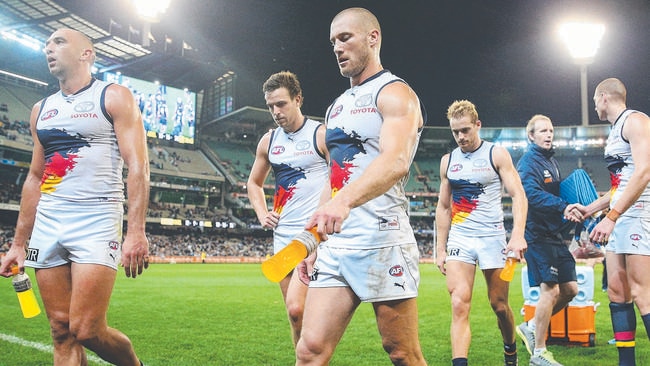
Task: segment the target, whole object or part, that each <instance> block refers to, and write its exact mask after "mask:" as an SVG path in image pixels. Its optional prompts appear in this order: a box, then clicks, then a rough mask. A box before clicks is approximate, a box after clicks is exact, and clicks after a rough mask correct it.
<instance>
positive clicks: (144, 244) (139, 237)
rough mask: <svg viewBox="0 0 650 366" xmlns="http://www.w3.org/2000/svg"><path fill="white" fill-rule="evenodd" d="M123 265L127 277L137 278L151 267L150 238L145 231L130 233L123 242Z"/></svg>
mask: <svg viewBox="0 0 650 366" xmlns="http://www.w3.org/2000/svg"><path fill="white" fill-rule="evenodd" d="M122 266H123V267H124V273H125V274H126V277H133V278H136V277H137V276H138V275H140V274H142V272H143V271H144V270H145V269H147V268H149V240H147V237H146V235H145V234H144V233H141V234H133V235H129V234H128V232H127V235H126V238H125V239H124V243H122Z"/></svg>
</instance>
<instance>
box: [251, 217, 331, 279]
mask: <svg viewBox="0 0 650 366" xmlns="http://www.w3.org/2000/svg"><path fill="white" fill-rule="evenodd" d="M316 230H317V227H316V226H314V227H312V228H311V229H309V230H305V231H303V232H301V233H300V234H298V235H296V236H295V237H294V238H293V239H292V240H291V242H290V243H289V244H287V246H286V247H284V248H282V250H280V251H279V252H277V253H275V254H274V255H273V256H272V257H271V258H269V259H267V260H266V261H264V262H262V273H264V276H265V277H266V278H267V279H268V280H269V281H271V282H280V281H282V279H283V278H285V277H286V276H287V275H288V274H289V272H291V271H292V270H293V269H294V268H296V266H297V265H298V263H300V261H302V260H303V259H305V258H307V256H309V255H310V254H311V253H313V252H314V250H316V247H317V246H318V244H319V243H320V242H321V239H320V235H319V234H318V232H317V231H316Z"/></svg>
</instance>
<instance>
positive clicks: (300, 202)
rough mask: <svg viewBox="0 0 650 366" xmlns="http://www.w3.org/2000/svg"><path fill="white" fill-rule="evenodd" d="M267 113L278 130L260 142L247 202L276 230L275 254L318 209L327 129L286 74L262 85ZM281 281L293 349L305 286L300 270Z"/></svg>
mask: <svg viewBox="0 0 650 366" xmlns="http://www.w3.org/2000/svg"><path fill="white" fill-rule="evenodd" d="M262 91H263V92H264V99H265V100H266V105H267V107H268V108H269V112H270V113H271V116H272V117H273V120H274V121H275V123H277V125H278V127H277V128H275V129H273V130H271V131H269V132H267V133H266V134H265V135H264V136H262V138H261V139H260V141H259V143H258V145H257V151H256V153H255V161H254V163H253V167H252V169H251V172H250V175H249V177H248V183H247V184H246V188H247V190H248V198H249V200H250V202H251V205H252V206H253V209H254V210H255V213H256V214H257V217H258V219H259V221H260V223H261V224H262V226H263V227H265V228H269V229H273V246H274V248H273V249H274V252H278V251H280V250H281V249H282V248H284V247H285V246H286V245H287V244H288V243H289V242H290V241H291V239H292V238H293V237H294V236H295V235H296V234H298V233H300V232H301V231H303V230H304V228H305V224H306V223H307V219H309V216H311V214H312V213H313V212H314V211H315V210H316V208H317V207H318V202H319V201H320V195H321V192H322V191H323V184H324V183H325V182H326V181H327V179H328V167H327V160H328V152H327V148H326V146H325V126H324V125H323V124H322V123H320V122H317V121H314V120H311V119H308V118H306V117H305V116H304V115H303V114H302V112H301V110H300V107H301V106H302V102H303V95H302V89H301V87H300V82H299V81H298V78H297V77H296V75H295V74H293V73H291V72H289V71H283V72H279V73H276V74H273V75H271V76H270V77H269V78H268V79H267V80H266V82H265V83H264V85H263V86H262ZM271 170H273V175H274V177H275V194H274V199H273V208H272V209H271V210H269V209H268V206H267V203H266V198H265V195H264V181H265V180H266V178H267V177H268V175H269V173H270V172H271ZM294 272H295V273H293V272H292V273H289V274H288V275H287V277H285V278H284V279H283V280H282V281H280V290H281V291H282V297H283V299H284V302H285V305H286V309H287V315H288V317H289V323H290V324H291V330H292V335H293V341H294V346H295V344H296V343H297V342H298V339H299V338H300V330H301V324H302V312H303V307H304V303H305V295H306V293H307V285H305V284H304V283H302V282H301V281H300V278H299V277H298V272H297V271H294Z"/></svg>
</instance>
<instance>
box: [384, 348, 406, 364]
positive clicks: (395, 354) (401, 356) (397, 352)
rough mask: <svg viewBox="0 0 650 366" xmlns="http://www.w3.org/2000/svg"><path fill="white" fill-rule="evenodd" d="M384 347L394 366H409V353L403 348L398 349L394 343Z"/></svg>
mask: <svg viewBox="0 0 650 366" xmlns="http://www.w3.org/2000/svg"><path fill="white" fill-rule="evenodd" d="M383 346H384V350H385V351H386V353H388V357H389V358H390V361H391V363H392V364H393V365H408V360H409V356H410V355H409V352H407V351H406V350H405V349H403V348H400V347H396V346H395V345H394V344H393V343H388V344H387V343H384V344H383Z"/></svg>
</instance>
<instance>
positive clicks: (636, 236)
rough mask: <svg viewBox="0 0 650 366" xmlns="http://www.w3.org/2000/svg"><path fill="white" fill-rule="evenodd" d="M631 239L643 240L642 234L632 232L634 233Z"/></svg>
mask: <svg viewBox="0 0 650 366" xmlns="http://www.w3.org/2000/svg"><path fill="white" fill-rule="evenodd" d="M630 240H633V241H639V240H641V235H640V234H632V235H630Z"/></svg>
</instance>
